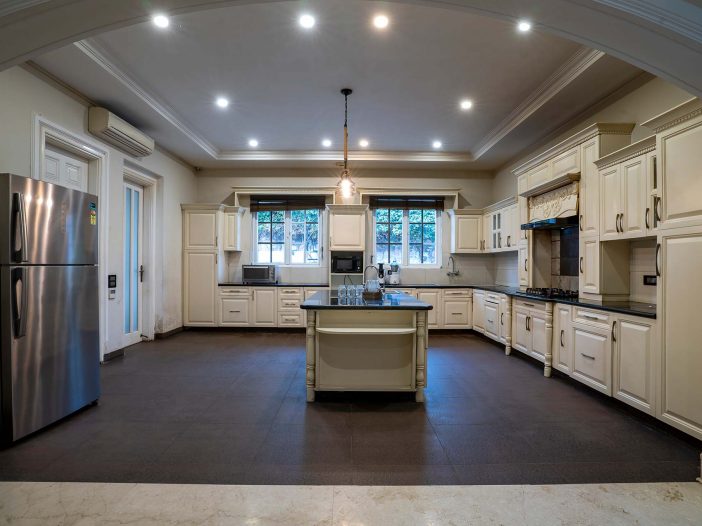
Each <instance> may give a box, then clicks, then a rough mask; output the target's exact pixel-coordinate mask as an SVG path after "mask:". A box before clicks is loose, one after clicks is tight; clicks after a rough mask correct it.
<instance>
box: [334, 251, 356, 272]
mask: <svg viewBox="0 0 702 526" xmlns="http://www.w3.org/2000/svg"><path fill="white" fill-rule="evenodd" d="M331 271H332V273H334V274H361V273H362V272H363V252H332V253H331Z"/></svg>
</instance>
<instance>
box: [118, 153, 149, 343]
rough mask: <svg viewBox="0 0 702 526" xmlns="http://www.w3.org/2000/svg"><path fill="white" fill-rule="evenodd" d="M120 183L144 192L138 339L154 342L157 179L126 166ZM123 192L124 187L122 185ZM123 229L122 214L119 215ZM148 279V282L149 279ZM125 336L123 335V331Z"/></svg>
mask: <svg viewBox="0 0 702 526" xmlns="http://www.w3.org/2000/svg"><path fill="white" fill-rule="evenodd" d="M123 182H124V183H130V184H135V185H138V186H141V187H142V188H143V200H142V201H143V213H142V214H143V224H142V241H141V246H142V255H141V260H142V263H143V265H144V269H145V275H146V276H148V277H147V279H146V280H145V281H144V282H143V284H142V287H141V303H142V304H141V335H142V337H143V338H145V339H147V340H153V339H154V335H155V332H156V279H155V277H156V273H155V269H156V242H155V240H156V237H155V231H156V207H155V197H156V190H157V184H158V179H156V178H155V177H153V176H151V175H149V174H147V173H145V172H143V171H142V170H140V169H136V168H134V167H133V166H128V165H127V163H126V162H125V166H124V170H123ZM122 188H124V185H122ZM122 214H123V215H122V225H124V210H123V211H122ZM149 278H150V279H149ZM122 332H124V331H122Z"/></svg>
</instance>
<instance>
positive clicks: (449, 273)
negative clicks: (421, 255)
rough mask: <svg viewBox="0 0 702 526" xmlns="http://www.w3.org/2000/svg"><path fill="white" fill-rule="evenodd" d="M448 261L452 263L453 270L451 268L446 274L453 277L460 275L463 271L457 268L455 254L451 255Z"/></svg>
mask: <svg viewBox="0 0 702 526" xmlns="http://www.w3.org/2000/svg"><path fill="white" fill-rule="evenodd" d="M448 262H450V263H451V270H449V271H448V272H447V273H446V275H447V276H448V277H449V278H453V277H456V276H458V275H459V274H460V273H461V271H460V270H456V261H455V260H454V259H453V256H449V258H448ZM448 262H447V263H448Z"/></svg>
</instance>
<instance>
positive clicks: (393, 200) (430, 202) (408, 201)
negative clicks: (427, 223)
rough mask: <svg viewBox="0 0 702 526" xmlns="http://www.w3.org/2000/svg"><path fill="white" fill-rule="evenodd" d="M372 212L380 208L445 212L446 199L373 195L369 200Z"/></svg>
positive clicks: (440, 197)
mask: <svg viewBox="0 0 702 526" xmlns="http://www.w3.org/2000/svg"><path fill="white" fill-rule="evenodd" d="M368 206H369V208H370V209H371V210H375V209H378V208H400V209H402V210H443V209H444V198H443V197H442V196H424V195H411V196H400V195H372V196H370V197H369V198H368Z"/></svg>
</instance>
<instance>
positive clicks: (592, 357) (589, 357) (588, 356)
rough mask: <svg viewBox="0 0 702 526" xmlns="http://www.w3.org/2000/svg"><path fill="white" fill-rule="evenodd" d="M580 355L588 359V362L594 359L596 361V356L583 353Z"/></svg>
mask: <svg viewBox="0 0 702 526" xmlns="http://www.w3.org/2000/svg"><path fill="white" fill-rule="evenodd" d="M580 355H581V356H582V357H583V358H587V359H588V360H594V359H595V357H594V356H591V355H589V354H585V353H584V352H581V353H580Z"/></svg>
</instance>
